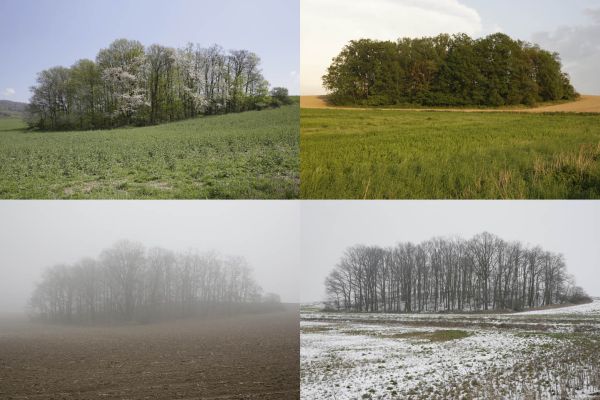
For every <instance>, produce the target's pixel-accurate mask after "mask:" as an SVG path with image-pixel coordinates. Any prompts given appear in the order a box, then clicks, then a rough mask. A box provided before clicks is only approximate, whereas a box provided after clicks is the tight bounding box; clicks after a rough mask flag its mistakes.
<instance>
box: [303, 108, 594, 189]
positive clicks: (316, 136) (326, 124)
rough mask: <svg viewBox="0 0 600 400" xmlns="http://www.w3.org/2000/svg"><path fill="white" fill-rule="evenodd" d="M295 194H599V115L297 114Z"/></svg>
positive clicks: (323, 111) (347, 111) (373, 111)
mask: <svg viewBox="0 0 600 400" xmlns="http://www.w3.org/2000/svg"><path fill="white" fill-rule="evenodd" d="M300 149H301V161H300V181H301V187H300V197H301V198H303V199H320V198H325V199H333V198H351V199H363V198H366V199H443V198H449V199H478V198H485V199H497V198H500V199H517V198H518V199H542V198H547V199H575V198H599V197H600V115H598V114H596V115H583V114H519V113H461V112H420V111H397V110H389V111H386V110H366V111H360V110H324V109H321V110H319V109H302V110H301V139H300Z"/></svg>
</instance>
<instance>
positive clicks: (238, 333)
mask: <svg viewBox="0 0 600 400" xmlns="http://www.w3.org/2000/svg"><path fill="white" fill-rule="evenodd" d="M298 315H299V313H298V308H297V307H290V308H289V309H288V310H287V311H285V312H277V313H269V314H257V315H246V316H241V317H234V318H228V319H214V320H210V321H209V320H204V321H200V320H183V321H178V322H176V323H160V324H150V325H130V326H118V327H115V326H112V327H76V326H57V325H44V324H34V323H31V322H29V321H27V320H26V319H24V318H20V319H17V318H11V319H9V318H6V317H4V318H2V319H0V398H1V399H266V400H271V399H273V400H274V399H284V400H285V399H299V397H300V387H299V365H300V359H299V345H300V344H299V321H298V319H299V317H298Z"/></svg>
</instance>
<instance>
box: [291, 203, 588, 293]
mask: <svg viewBox="0 0 600 400" xmlns="http://www.w3.org/2000/svg"><path fill="white" fill-rule="evenodd" d="M301 210H302V211H301V212H302V228H301V230H302V234H301V236H302V245H301V254H302V263H301V269H302V274H301V281H300V282H301V283H300V300H301V301H302V302H313V301H321V300H323V299H324V297H325V294H324V285H323V282H324V280H325V277H326V276H327V275H328V274H329V272H330V271H331V270H332V268H333V267H334V266H335V264H336V263H337V262H338V261H339V259H340V257H341V256H342V253H343V252H344V250H345V249H346V248H347V247H349V246H353V245H355V244H365V245H378V246H393V245H395V244H397V243H398V242H406V241H411V242H413V243H419V242H421V241H425V240H428V239H431V238H432V237H435V236H453V235H459V236H461V237H463V238H465V239H470V238H471V237H472V236H474V235H475V234H477V233H481V232H484V231H488V232H490V233H493V234H495V235H497V236H499V237H501V238H502V239H504V240H507V241H513V240H518V241H521V242H522V243H525V244H531V245H534V246H535V245H540V246H541V247H542V248H544V249H545V250H548V251H552V252H557V253H562V254H564V256H565V260H566V263H567V269H568V271H569V272H570V273H571V274H573V275H574V276H575V279H576V282H577V284H578V285H580V286H582V287H583V288H584V289H585V290H586V291H587V292H588V293H589V294H590V295H593V296H600V246H599V243H600V202H597V201H333V202H331V201H330V202H326V201H304V202H302V206H301Z"/></svg>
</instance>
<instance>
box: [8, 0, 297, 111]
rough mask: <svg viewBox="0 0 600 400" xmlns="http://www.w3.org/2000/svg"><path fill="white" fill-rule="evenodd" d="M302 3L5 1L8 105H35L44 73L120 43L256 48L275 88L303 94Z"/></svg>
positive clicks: (269, 0)
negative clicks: (35, 89) (33, 89)
mask: <svg viewBox="0 0 600 400" xmlns="http://www.w3.org/2000/svg"><path fill="white" fill-rule="evenodd" d="M298 1H299V0H252V1H244V0H219V1H210V0H169V1H164V0H102V1H81V0H79V1H76V0H1V1H0V21H1V22H0V37H2V41H1V42H0V54H1V55H2V61H1V62H0V99H7V100H13V101H27V100H28V99H29V96H30V93H29V87H30V86H31V85H33V84H34V83H35V77H36V74H37V73H38V72H40V71H42V70H44V69H46V68H49V67H53V66H56V65H64V66H70V65H72V64H73V63H74V62H75V61H77V60H78V59H81V58H90V59H94V58H95V56H96V54H97V53H98V50H100V49H101V48H105V47H107V46H108V45H109V44H110V43H111V42H112V41H113V40H115V39H118V38H127V39H135V40H139V41H140V42H142V43H143V44H144V45H146V46H148V45H150V44H153V43H159V44H162V45H166V46H172V47H183V46H185V44H186V43H188V42H193V43H200V44H201V45H203V46H210V45H212V44H215V43H216V44H219V45H221V46H222V47H224V48H225V49H248V50H251V51H253V52H255V53H257V54H258V55H259V56H260V57H261V59H262V69H263V74H264V76H265V78H266V79H267V80H268V81H269V82H270V83H271V85H272V86H285V87H287V88H289V89H290V93H292V94H297V93H298V92H299V74H298V72H299V58H300V53H299V40H300V39H299V23H300V16H299V3H298Z"/></svg>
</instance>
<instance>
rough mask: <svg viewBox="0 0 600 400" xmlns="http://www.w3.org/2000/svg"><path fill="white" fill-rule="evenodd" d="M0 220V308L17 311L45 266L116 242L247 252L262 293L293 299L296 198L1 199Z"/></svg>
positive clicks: (297, 233)
mask: <svg viewBox="0 0 600 400" xmlns="http://www.w3.org/2000/svg"><path fill="white" fill-rule="evenodd" d="M0 221H2V227H1V229H0V312H2V311H19V310H22V309H23V308H24V306H25V305H26V303H27V300H28V299H29V296H30V295H31V292H32V290H33V288H34V283H35V282H36V281H39V278H40V276H41V273H42V271H43V270H44V269H45V268H46V267H49V266H52V265H54V264H58V263H72V262H75V261H77V260H79V259H80V258H82V257H85V256H91V257H97V256H98V255H99V254H100V252H101V251H102V250H103V249H105V248H107V247H109V246H111V245H113V244H114V243H115V242H116V241H118V240H120V239H129V240H132V241H138V242H140V243H142V244H144V245H145V246H146V247H151V246H161V247H164V248H167V249H170V250H176V251H185V250H189V249H192V250H199V251H209V250H216V251H218V252H219V253H221V254H223V255H234V256H238V255H239V256H244V257H245V258H246V259H247V261H248V262H249V264H250V266H251V267H252V268H253V270H254V276H255V278H256V279H257V281H258V283H259V284H260V285H261V286H262V287H263V289H265V291H266V292H274V293H278V294H280V295H281V296H282V300H283V301H287V302H297V301H298V297H299V293H298V290H299V288H298V279H299V276H300V269H299V265H300V255H299V241H300V225H299V203H298V202H293V201H290V202H287V201H2V202H0Z"/></svg>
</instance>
